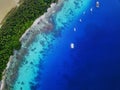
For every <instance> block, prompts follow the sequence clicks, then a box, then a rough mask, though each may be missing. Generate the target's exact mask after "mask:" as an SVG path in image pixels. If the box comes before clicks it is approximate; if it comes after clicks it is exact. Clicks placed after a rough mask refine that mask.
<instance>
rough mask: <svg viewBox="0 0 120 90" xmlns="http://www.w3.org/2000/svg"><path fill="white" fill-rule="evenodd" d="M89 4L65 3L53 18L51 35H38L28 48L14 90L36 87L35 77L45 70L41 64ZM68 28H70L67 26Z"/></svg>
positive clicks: (75, 1) (85, 0)
mask: <svg viewBox="0 0 120 90" xmlns="http://www.w3.org/2000/svg"><path fill="white" fill-rule="evenodd" d="M89 4H90V1H89V0H84V1H82V0H66V1H64V5H63V7H62V8H61V10H60V11H59V12H57V13H56V14H55V15H54V16H53V17H52V20H53V22H54V27H55V28H54V30H53V31H51V32H50V33H41V34H39V35H37V36H36V37H35V39H34V41H33V42H32V43H31V44H30V46H29V47H27V48H28V53H27V54H26V55H25V56H24V58H23V61H24V62H23V63H22V65H21V67H20V68H19V71H18V72H19V75H18V78H17V80H16V82H15V85H14V89H13V90H21V89H22V90H31V85H33V84H35V85H36V81H35V77H37V76H38V72H40V71H41V70H42V69H43V68H42V66H40V65H41V64H40V63H44V62H46V60H47V59H46V58H47V56H48V55H49V53H51V52H50V51H51V48H53V47H54V45H55V46H56V45H57V44H58V42H59V38H60V37H61V36H60V34H61V33H62V32H63V31H64V30H63V28H65V27H66V25H67V24H68V23H69V22H72V21H73V22H74V20H76V17H78V16H79V15H80V14H83V12H84V10H86V9H87V7H88V6H89ZM73 22H72V23H73ZM37 27H38V25H36V26H35V28H37ZM67 27H69V26H68V25H67ZM35 28H34V29H35ZM68 42H69V41H68ZM61 43H62V42H61ZM69 43H70V42H69ZM68 48H69V45H68ZM45 57H46V58H45Z"/></svg>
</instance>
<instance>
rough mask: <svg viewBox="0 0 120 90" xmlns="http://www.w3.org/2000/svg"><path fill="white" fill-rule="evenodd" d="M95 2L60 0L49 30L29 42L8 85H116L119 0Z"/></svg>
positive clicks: (85, 88) (42, 89) (107, 89)
mask: <svg viewBox="0 0 120 90" xmlns="http://www.w3.org/2000/svg"><path fill="white" fill-rule="evenodd" d="M99 2H100V7H99V8H96V6H95V3H96V0H92V1H90V0H84V1H82V0H67V1H65V2H64V6H63V7H62V9H61V10H60V11H59V12H57V13H56V14H55V15H54V16H53V17H52V19H53V22H54V26H55V28H54V30H53V31H51V32H50V33H47V34H46V33H41V34H39V35H37V36H36V37H35V39H34V41H33V43H32V44H31V45H30V46H29V47H28V50H29V51H28V54H27V55H25V56H24V63H23V64H22V65H21V67H20V69H19V75H18V78H17V80H16V83H15V85H14V88H13V90H119V89H120V23H119V22H120V1H119V0H114V1H112V0H111V1H109V0H99ZM90 8H92V9H93V11H92V12H91V11H90ZM36 27H37V26H36ZM74 28H76V31H74ZM71 43H73V44H74V48H71Z"/></svg>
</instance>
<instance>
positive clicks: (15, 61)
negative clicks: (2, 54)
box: [0, 0, 63, 90]
mask: <svg viewBox="0 0 120 90" xmlns="http://www.w3.org/2000/svg"><path fill="white" fill-rule="evenodd" d="M62 3H63V0H58V2H57V3H52V4H51V7H50V8H48V10H47V12H46V13H44V15H42V16H40V17H39V18H37V19H36V20H35V22H34V23H33V24H32V26H31V27H30V28H34V26H36V24H41V27H40V28H39V29H38V31H34V32H33V31H31V30H30V28H29V29H27V30H26V32H25V33H24V34H23V35H22V37H21V38H20V39H19V41H20V42H21V45H22V46H21V49H20V50H18V51H14V55H12V56H10V58H9V62H8V64H7V67H6V69H5V70H4V72H3V78H2V82H1V83H2V84H1V89H0V90H4V89H5V90H6V89H8V88H9V87H10V86H11V85H12V84H13V83H14V79H15V78H16V77H17V71H16V69H15V68H19V66H20V64H21V62H22V61H21V60H20V59H21V58H22V55H24V54H25V53H26V52H27V51H26V47H27V45H29V44H30V42H31V40H32V38H34V36H35V35H36V34H38V33H41V31H43V32H44V30H43V29H44V28H45V27H46V28H49V29H52V27H53V25H52V23H51V22H50V18H51V15H52V14H54V13H56V12H57V11H58V10H59V9H60V7H61V5H62ZM50 27H51V28H50ZM10 83H11V84H10Z"/></svg>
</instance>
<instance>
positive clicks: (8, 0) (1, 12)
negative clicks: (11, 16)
mask: <svg viewBox="0 0 120 90" xmlns="http://www.w3.org/2000/svg"><path fill="white" fill-rule="evenodd" d="M18 1H19V0H0V24H1V22H2V20H3V19H4V18H5V16H6V15H7V13H8V12H9V11H10V10H11V9H12V8H14V7H15V6H17V5H18V4H17V3H18Z"/></svg>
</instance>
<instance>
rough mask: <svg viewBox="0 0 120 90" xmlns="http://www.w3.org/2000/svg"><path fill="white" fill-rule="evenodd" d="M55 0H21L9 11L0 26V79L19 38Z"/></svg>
mask: <svg viewBox="0 0 120 90" xmlns="http://www.w3.org/2000/svg"><path fill="white" fill-rule="evenodd" d="M55 1H56V0H23V1H22V3H21V5H20V6H19V7H18V8H16V9H15V10H14V11H12V12H11V13H10V15H9V16H8V17H7V18H6V20H5V22H4V24H3V25H2V27H1V28H0V80H1V77H2V72H3V70H4V69H5V67H6V64H7V62H8V60H9V57H10V55H12V54H13V50H14V49H19V48H20V42H19V38H20V37H21V36H22V34H23V33H24V32H25V30H26V29H27V28H29V27H30V26H31V25H32V23H33V22H34V20H35V19H36V18H37V17H39V16H40V15H42V14H43V13H44V12H45V11H47V8H48V7H49V6H50V4H51V3H52V2H55Z"/></svg>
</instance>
